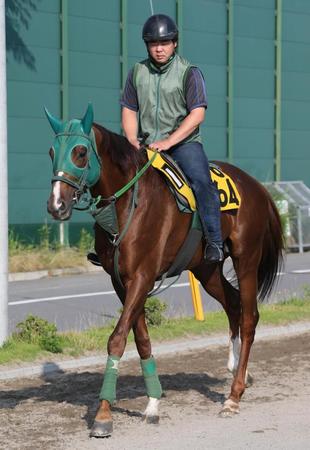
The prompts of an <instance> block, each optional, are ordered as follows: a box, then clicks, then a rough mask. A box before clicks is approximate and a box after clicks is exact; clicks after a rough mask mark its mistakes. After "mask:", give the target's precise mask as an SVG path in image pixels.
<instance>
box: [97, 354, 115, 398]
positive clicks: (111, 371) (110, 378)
mask: <svg viewBox="0 0 310 450" xmlns="http://www.w3.org/2000/svg"><path fill="white" fill-rule="evenodd" d="M119 360H120V358H119V357H118V356H112V355H109V356H108V359H107V365H106V368H105V372H104V379H103V384H102V388H101V391H100V395H99V398H100V400H107V401H108V402H109V403H110V405H112V404H113V403H114V402H115V399H116V381H117V376H118V363H119Z"/></svg>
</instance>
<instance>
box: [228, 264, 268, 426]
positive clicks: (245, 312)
mask: <svg viewBox="0 0 310 450" xmlns="http://www.w3.org/2000/svg"><path fill="white" fill-rule="evenodd" d="M257 259H258V258H257ZM249 266H250V265H248V267H247V268H245V267H240V266H239V267H238V269H237V276H238V279H239V286H240V299H241V308H242V309H241V323H240V334H241V336H240V337H241V349H240V355H239V361H238V366H237V369H236V371H235V377H234V380H233V383H232V386H231V392H230V396H229V398H228V399H227V400H226V401H225V403H224V406H223V408H222V411H221V415H222V416H223V417H231V416H232V415H234V414H236V413H239V402H240V399H241V396H242V394H243V392H244V390H245V387H246V381H247V380H246V377H247V365H248V360H249V355H250V350H251V346H252V344H253V342H254V336H255V329H256V325H257V323H258V320H259V313H258V310H257V264H256V262H255V263H253V265H252V267H251V266H250V267H249ZM243 269H244V270H243ZM234 369H235V368H234Z"/></svg>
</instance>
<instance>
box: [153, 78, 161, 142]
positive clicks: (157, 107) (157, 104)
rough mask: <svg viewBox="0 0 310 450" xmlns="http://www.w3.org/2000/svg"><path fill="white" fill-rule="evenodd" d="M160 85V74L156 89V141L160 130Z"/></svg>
mask: <svg viewBox="0 0 310 450" xmlns="http://www.w3.org/2000/svg"><path fill="white" fill-rule="evenodd" d="M159 85H160V74H158V81H157V87H156V115H155V137H154V141H156V139H157V135H158V131H159V130H158V128H159V119H158V113H159Z"/></svg>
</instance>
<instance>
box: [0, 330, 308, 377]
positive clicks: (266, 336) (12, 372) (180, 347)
mask: <svg viewBox="0 0 310 450" xmlns="http://www.w3.org/2000/svg"><path fill="white" fill-rule="evenodd" d="M306 332H310V322H296V323H292V324H288V325H281V326H273V327H271V326H265V327H261V328H258V329H257V331H256V341H260V340H270V339H274V338H279V337H289V336H296V335H299V334H303V333H306ZM228 341H229V338H228V336H227V335H226V334H225V335H224V334H221V335H216V336H205V337H203V338H192V339H191V340H190V341H189V340H188V339H187V340H185V339H182V340H178V341H173V342H168V343H163V344H156V343H155V344H153V349H154V355H155V356H156V357H158V356H165V355H171V354H175V353H180V352H186V351H189V350H201V349H204V348H210V347H217V346H224V345H227V346H228ZM106 356H107V355H106V353H102V354H100V355H96V356H89V357H84V358H78V359H72V360H67V361H56V362H55V361H54V362H44V363H41V364H37V365H34V366H30V367H19V368H16V369H8V370H4V371H0V380H12V379H21V378H29V377H40V376H46V375H50V374H56V373H63V372H64V371H66V370H72V369H81V368H83V367H91V366H100V365H102V366H103V365H104V364H105V360H106ZM137 357H138V354H137V351H136V350H129V351H127V352H126V353H125V354H124V356H123V357H122V361H129V360H131V359H133V358H137Z"/></svg>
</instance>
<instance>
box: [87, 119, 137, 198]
mask: <svg viewBox="0 0 310 450" xmlns="http://www.w3.org/2000/svg"><path fill="white" fill-rule="evenodd" d="M94 131H95V135H96V144H97V151H98V154H99V156H100V158H101V161H102V168H101V176H100V180H99V182H98V183H97V185H96V187H95V188H94V194H95V195H102V196H103V197H105V198H106V197H110V196H111V195H113V194H115V192H117V191H118V190H119V189H121V188H122V187H124V186H125V185H126V184H127V183H128V182H129V181H130V180H131V179H132V178H133V176H134V175H135V171H136V168H135V165H134V163H132V164H128V168H126V171H124V170H122V169H121V167H120V165H119V164H117V163H115V162H114V161H113V160H112V156H111V155H112V146H114V147H115V146H117V144H118V142H117V136H116V135H114V134H112V133H111V132H109V131H108V130H106V129H105V128H103V127H95V128H94ZM120 139H121V137H120ZM122 145H123V143H122Z"/></svg>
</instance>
